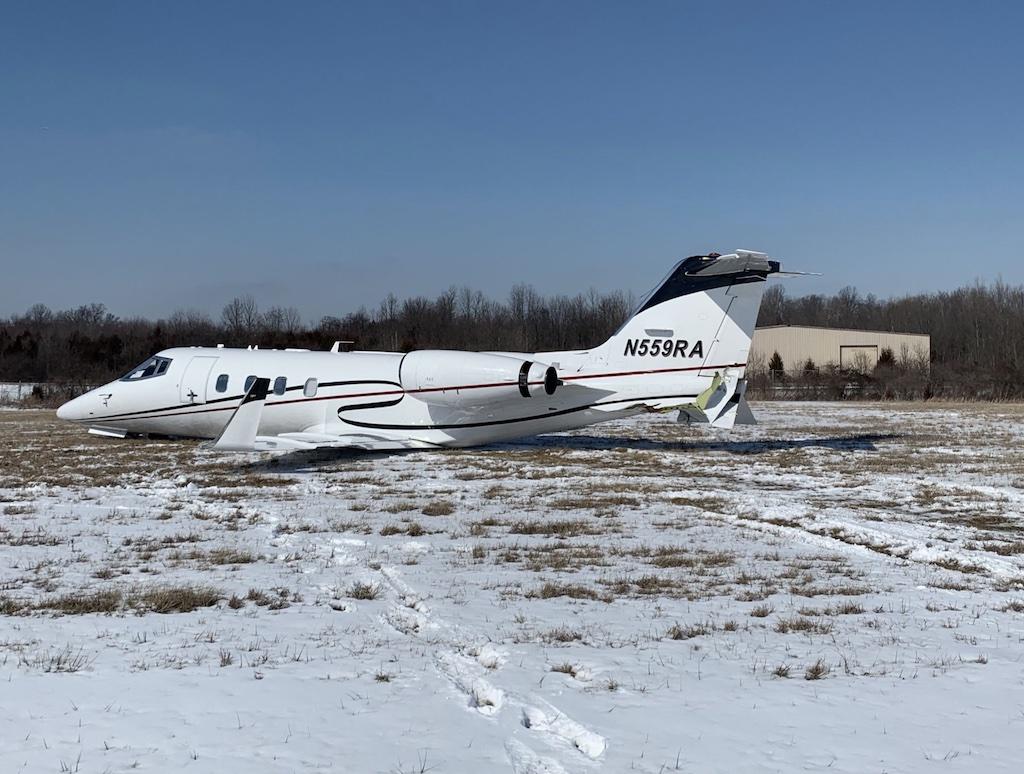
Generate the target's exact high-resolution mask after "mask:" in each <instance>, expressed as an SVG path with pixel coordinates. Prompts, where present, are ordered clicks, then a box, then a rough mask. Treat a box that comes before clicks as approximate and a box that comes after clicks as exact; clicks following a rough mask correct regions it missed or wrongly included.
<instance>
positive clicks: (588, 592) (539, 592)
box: [526, 582, 610, 601]
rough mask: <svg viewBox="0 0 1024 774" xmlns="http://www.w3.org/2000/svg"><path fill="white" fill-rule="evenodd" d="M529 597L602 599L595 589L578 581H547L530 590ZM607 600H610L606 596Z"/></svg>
mask: <svg viewBox="0 0 1024 774" xmlns="http://www.w3.org/2000/svg"><path fill="white" fill-rule="evenodd" d="M526 596H527V597H534V598H538V599H554V598H556V597H570V598H572V599H602V597H601V596H600V595H599V594H598V593H597V592H596V591H594V590H593V589H591V588H588V587H587V586H582V585H580V584H578V583H551V582H548V583H545V584H544V585H543V586H541V587H540V588H539V589H536V590H534V591H531V592H528V593H527V594H526ZM604 599H605V601H610V599H609V598H608V597H604Z"/></svg>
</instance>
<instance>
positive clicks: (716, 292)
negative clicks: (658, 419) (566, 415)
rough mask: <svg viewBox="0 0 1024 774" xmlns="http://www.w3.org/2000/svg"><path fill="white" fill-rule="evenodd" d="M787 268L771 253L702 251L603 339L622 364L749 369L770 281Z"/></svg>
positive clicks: (708, 371)
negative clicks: (773, 258)
mask: <svg viewBox="0 0 1024 774" xmlns="http://www.w3.org/2000/svg"><path fill="white" fill-rule="evenodd" d="M779 271H780V266H779V262H778V261H773V260H769V258H768V256H767V255H765V254H764V253H757V252H753V251H750V250H736V251H735V252H733V253H730V254H729V255H718V254H716V253H712V254H710V255H696V256H692V257H690V258H686V259H684V260H682V261H680V262H679V263H677V264H676V265H675V266H674V267H673V269H672V271H671V272H669V274H668V276H667V277H666V278H665V279H664V280H663V281H662V282H661V284H659V285H658V286H657V287H656V288H655V289H654V290H652V291H651V292H650V293H649V294H648V295H647V296H645V297H644V299H643V301H641V302H640V305H639V307H638V308H637V310H636V312H634V314H633V315H632V316H631V317H630V318H629V319H628V320H626V322H625V323H624V324H623V325H622V327H620V328H619V330H618V331H616V332H615V334H614V335H613V336H612V337H611V338H610V339H609V340H608V341H607V342H605V344H604V345H603V346H604V348H605V352H604V355H605V356H606V358H607V361H608V364H609V365H611V366H614V367H619V368H622V370H638V371H639V370H647V369H653V368H682V369H687V370H694V371H699V372H700V375H702V376H709V377H714V376H715V374H716V373H720V372H724V371H725V370H726V369H730V370H732V371H735V372H737V375H738V376H740V377H741V376H742V375H743V372H744V369H745V368H746V363H747V354H748V353H749V351H750V341H751V338H752V337H753V334H754V325H755V324H756V322H757V313H758V309H759V308H760V306H761V296H762V294H763V293H764V281H765V280H766V279H767V278H768V276H769V275H771V274H776V273H778V272H779Z"/></svg>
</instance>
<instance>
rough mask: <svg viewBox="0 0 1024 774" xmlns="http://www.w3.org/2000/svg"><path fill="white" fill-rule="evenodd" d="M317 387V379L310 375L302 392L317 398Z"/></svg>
mask: <svg viewBox="0 0 1024 774" xmlns="http://www.w3.org/2000/svg"><path fill="white" fill-rule="evenodd" d="M316 387H317V381H316V379H315V378H313V377H310V378H309V379H307V380H306V386H305V387H303V388H302V394H303V395H305V396H306V397H307V398H315V397H316Z"/></svg>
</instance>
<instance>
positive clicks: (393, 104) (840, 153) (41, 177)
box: [0, 2, 1024, 320]
mask: <svg viewBox="0 0 1024 774" xmlns="http://www.w3.org/2000/svg"><path fill="white" fill-rule="evenodd" d="M3 17H4V18H3V24H0V105H2V109H0V264H2V266H3V274H2V278H0V314H10V313H12V312H17V311H22V310H24V309H25V308H27V307H28V306H29V305H30V304H31V303H34V302H37V301H39V302H43V303H46V304H49V305H50V306H53V307H55V308H63V307H67V306H73V305H78V304H81V303H87V302H101V303H105V304H106V305H107V306H108V307H109V308H110V309H111V310H112V311H114V312H116V313H118V314H122V315H130V314H145V315H148V316H157V315H164V314H167V313H169V312H171V311H172V310H174V309H175V308H179V307H194V308H199V309H203V310H206V311H210V312H213V313H215V314H217V313H219V310H220V307H221V306H222V305H223V304H224V303H225V302H226V301H228V300H229V299H230V298H232V297H233V296H235V295H238V294H240V293H252V294H253V295H254V296H255V297H256V298H257V299H258V300H259V301H260V303H261V304H262V305H270V304H286V305H294V306H296V307H297V308H298V309H299V310H300V311H301V312H302V314H303V316H304V317H305V318H306V319H311V320H315V319H318V318H319V317H320V316H321V315H324V314H343V313H344V312H346V311H349V310H352V309H354V308H356V307H358V306H360V305H361V304H367V305H369V306H371V307H372V306H375V305H376V304H377V303H378V302H379V300H380V299H381V298H382V297H383V296H384V295H385V294H386V293H387V292H388V291H393V292H395V293H396V294H397V295H399V296H407V295H412V294H421V293H422V294H427V295H434V294H436V293H438V292H440V291H442V290H444V289H445V288H446V287H448V286H450V285H452V284H458V285H462V284H466V285H469V286H471V287H473V288H477V289H480V290H483V291H485V292H486V293H488V294H489V295H492V296H496V297H504V295H505V294H506V293H507V291H508V289H509V288H510V287H511V286H512V285H513V284H515V283H517V282H529V283H531V284H533V285H534V286H536V287H537V288H538V289H540V290H542V291H544V292H552V293H553V292H559V293H574V292H576V291H578V290H586V289H588V288H590V287H594V288H597V289H598V290H609V289H613V288H620V289H625V290H633V291H634V292H635V293H636V294H637V295H639V294H641V293H643V292H644V291H646V290H647V289H649V287H650V286H651V285H652V284H654V283H655V282H656V281H657V280H658V279H659V278H660V277H661V276H662V275H663V274H664V272H665V271H666V270H667V268H668V266H669V265H670V264H671V263H672V262H673V261H674V260H676V259H677V258H678V257H682V256H685V255H690V254H694V253H699V252H707V251H710V250H718V251H725V250H729V249H732V248H735V247H745V248H751V249H760V250H765V251H767V252H769V253H771V254H772V255H773V256H778V257H780V258H782V259H783V260H784V263H785V265H786V267H787V268H793V269H804V270H814V271H820V272H823V274H824V276H823V277H821V278H813V279H811V278H805V279H800V280H791V281H789V284H788V285H787V290H788V292H790V293H794V294H800V293H803V292H830V291H833V290H836V289H838V288H840V287H842V286H844V285H847V284H852V285H856V286H857V287H858V288H859V289H861V290H862V291H865V292H874V293H876V294H879V295H883V296H889V295H902V294H905V293H911V292H916V291H921V290H935V289H944V288H952V287H955V286H957V285H960V284H964V283H967V282H971V281H973V280H975V279H976V278H978V279H982V280H991V279H995V278H997V277H1000V276H1001V277H1002V278H1003V279H1005V280H1007V281H1009V282H1013V283H1021V282H1024V260H1022V259H1024V99H1022V98H1021V83H1022V82H1024V46H1022V45H1021V44H1020V40H1019V38H1020V31H1021V29H1024V4H1020V3H1009V2H1007V3H994V2H977V3H967V2H962V3H942V2H920V3H909V2H858V3H844V4H840V3H822V2H806V3H764V2H756V3H747V2H729V3H707V2H703V3H688V2H667V3H660V2H640V3H625V2H622V3H599V2H583V3H573V2H542V3H529V2H515V3H512V2H507V3H484V2H474V3H471V2H461V3H450V2H410V3H396V2H376V3H361V4H356V3H310V2H306V3H256V2H237V3H229V2H216V3H210V2H207V3H186V2H175V3H150V2H124V3H113V4H112V3H103V2H90V3H79V2H75V3H57V2H31V3H29V2H24V3H23V2H6V3H5V4H4V13H3Z"/></svg>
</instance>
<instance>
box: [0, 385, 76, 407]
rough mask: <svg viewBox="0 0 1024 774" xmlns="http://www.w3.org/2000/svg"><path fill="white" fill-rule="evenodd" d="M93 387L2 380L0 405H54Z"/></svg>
mask: <svg viewBox="0 0 1024 774" xmlns="http://www.w3.org/2000/svg"><path fill="white" fill-rule="evenodd" d="M91 389H92V385H87V384H64V383H61V382H0V405H7V406H26V405H28V406H53V405H55V404H59V403H63V402H64V401H66V400H70V399H71V398H73V397H75V396H76V395H81V394H82V393H84V392H88V391H89V390H91Z"/></svg>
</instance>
